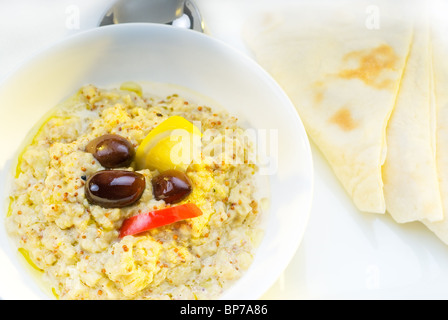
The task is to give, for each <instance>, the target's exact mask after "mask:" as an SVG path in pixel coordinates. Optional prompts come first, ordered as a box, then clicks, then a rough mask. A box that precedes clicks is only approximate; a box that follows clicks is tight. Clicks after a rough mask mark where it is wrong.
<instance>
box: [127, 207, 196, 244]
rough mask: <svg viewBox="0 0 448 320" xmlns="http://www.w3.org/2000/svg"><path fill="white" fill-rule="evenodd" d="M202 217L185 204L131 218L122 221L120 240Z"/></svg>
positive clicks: (193, 208) (194, 208)
mask: <svg viewBox="0 0 448 320" xmlns="http://www.w3.org/2000/svg"><path fill="white" fill-rule="evenodd" d="M200 215H202V211H201V209H199V207H198V206H196V205H195V204H194V203H185V204H181V205H178V206H174V207H167V208H164V209H159V210H155V211H149V212H146V213H141V214H138V215H135V216H132V217H130V218H128V219H126V220H124V221H123V224H122V226H121V229H120V236H119V237H120V238H123V237H125V236H128V235H134V234H137V233H141V232H144V231H148V230H150V229H153V228H158V227H161V226H164V225H168V224H171V223H174V222H177V221H181V220H185V219H189V218H195V217H199V216H200Z"/></svg>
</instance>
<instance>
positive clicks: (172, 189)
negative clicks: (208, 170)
mask: <svg viewBox="0 0 448 320" xmlns="http://www.w3.org/2000/svg"><path fill="white" fill-rule="evenodd" d="M151 182H152V189H153V193H154V197H155V198H156V200H164V201H165V203H169V204H173V203H177V202H180V201H182V200H183V199H185V198H186V197H187V196H188V195H189V194H190V193H191V190H192V186H191V185H192V183H191V181H190V178H188V176H187V175H186V174H185V173H184V172H181V171H179V170H167V171H164V172H162V173H161V174H159V175H157V176H155V177H154V178H153V179H152V180H151Z"/></svg>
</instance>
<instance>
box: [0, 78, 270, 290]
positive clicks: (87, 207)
mask: <svg viewBox="0 0 448 320" xmlns="http://www.w3.org/2000/svg"><path fill="white" fill-rule="evenodd" d="M253 152H254V145H253V141H251V140H250V139H248V137H247V136H246V135H245V133H244V130H243V129H242V128H241V127H239V125H238V121H237V119H236V118H235V117H232V116H231V115H229V114H227V113H226V112H223V111H221V110H219V111H218V110H214V109H212V108H211V107H209V106H207V105H198V104H195V103H192V102H191V101H188V100H187V99H185V98H182V96H180V95H178V94H176V93H175V92H173V93H172V94H171V95H168V96H163V97H158V96H157V95H154V94H153V93H147V92H143V90H142V87H141V86H140V85H139V84H137V83H124V84H123V85H122V86H121V87H119V88H113V89H105V88H98V87H96V86H94V85H86V86H84V87H82V88H81V89H80V90H79V91H78V92H77V93H76V94H75V95H74V96H73V97H71V98H70V99H68V100H67V101H66V102H64V103H63V104H62V105H61V106H58V107H57V108H56V109H55V110H54V112H53V113H52V114H51V115H50V116H49V117H48V118H47V119H46V121H45V122H44V123H43V125H42V126H41V127H40V128H39V130H38V131H37V133H36V134H35V136H34V137H33V139H32V141H31V142H30V143H29V144H27V146H26V147H25V148H24V150H22V152H21V153H20V156H19V157H18V164H17V170H16V172H15V174H16V176H15V178H14V181H13V186H12V191H11V194H10V199H11V201H10V207H9V212H8V216H7V219H6V224H7V230H8V232H9V233H10V234H11V237H12V238H13V239H14V240H15V242H16V244H17V248H18V250H19V252H20V253H21V254H23V256H24V257H25V259H26V260H27V261H28V263H29V264H30V265H32V266H33V267H34V268H35V269H37V270H39V273H40V274H42V278H43V279H44V282H45V284H46V286H48V288H50V290H51V291H52V292H53V294H54V296H55V297H56V298H58V299H215V298H218V297H219V296H220V295H221V294H222V292H223V291H224V290H225V289H226V288H228V287H229V286H230V285H231V284H232V283H233V282H234V281H235V280H237V279H239V278H240V277H241V276H242V275H243V274H244V272H245V270H247V269H248V267H249V266H250V264H251V262H252V260H253V258H254V253H255V249H256V247H257V245H258V243H259V241H260V239H261V237H262V229H261V227H260V218H261V217H260V216H261V215H262V214H261V212H260V208H259V203H258V199H257V198H256V183H255V173H256V171H257V167H256V165H255V164H254V162H253V161H252V160H251V159H253Z"/></svg>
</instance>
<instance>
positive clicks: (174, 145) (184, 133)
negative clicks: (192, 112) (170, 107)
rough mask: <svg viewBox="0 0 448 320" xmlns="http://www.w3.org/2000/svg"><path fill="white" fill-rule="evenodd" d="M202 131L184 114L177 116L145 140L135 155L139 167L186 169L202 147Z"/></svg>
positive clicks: (151, 132)
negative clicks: (183, 115) (184, 116)
mask: <svg viewBox="0 0 448 320" xmlns="http://www.w3.org/2000/svg"><path fill="white" fill-rule="evenodd" d="M201 137H202V133H201V130H200V129H198V128H197V127H196V126H195V125H194V124H193V123H191V122H190V121H188V120H186V119H185V118H183V117H181V116H173V117H170V118H168V119H166V120H165V121H163V122H162V123H161V124H159V125H158V126H157V127H155V128H154V129H153V130H151V131H150V132H149V134H148V135H147V136H146V137H145V139H143V141H142V143H141V144H140V146H139V147H138V148H137V151H136V154H135V163H136V167H137V170H141V169H151V170H159V171H165V170H169V169H176V170H183V171H185V170H186V169H187V167H188V166H189V165H190V163H191V162H192V161H193V159H194V158H195V157H196V156H197V155H198V154H197V152H198V150H200V143H201V141H200V139H201Z"/></svg>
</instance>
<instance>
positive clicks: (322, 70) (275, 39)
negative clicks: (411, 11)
mask: <svg viewBox="0 0 448 320" xmlns="http://www.w3.org/2000/svg"><path fill="white" fill-rule="evenodd" d="M375 3H376V4H377V5H376V6H377V8H378V9H379V12H380V13H381V16H380V17H381V20H380V27H379V28H378V29H376V28H369V27H368V25H367V24H366V23H367V20H366V18H367V17H368V16H367V15H366V8H369V5H370V4H371V2H365V1H351V2H347V3H345V5H344V2H341V1H334V2H331V1H330V2H328V3H327V4H326V5H325V6H322V5H321V4H322V3H321V2H319V4H316V5H313V4H309V3H308V4H307V5H306V6H305V5H295V6H294V5H293V4H289V5H288V7H287V8H286V9H279V10H277V9H276V10H275V11H271V12H267V13H265V14H263V15H262V14H259V13H257V16H256V17H254V18H253V19H250V20H249V21H248V22H247V24H246V25H245V26H244V35H243V37H244V39H245V41H246V43H247V45H248V47H249V49H251V51H252V52H253V54H254V56H255V59H256V60H257V61H258V62H259V63H260V64H261V65H262V66H263V67H264V68H265V69H266V70H267V71H268V72H270V73H271V75H272V76H273V77H274V78H275V79H276V80H277V81H278V83H279V84H280V85H281V86H282V87H283V89H284V90H285V92H286V93H287V94H288V95H289V97H290V98H291V100H292V102H293V103H294V104H295V106H296V108H297V111H298V113H299V115H300V117H301V119H302V121H303V123H304V125H305V128H306V130H307V132H308V134H309V136H310V138H311V139H312V140H313V141H314V142H315V143H316V145H317V146H318V147H319V149H320V150H321V151H322V153H323V154H324V156H325V157H326V159H327V160H328V162H329V164H330V165H331V167H332V169H333V171H334V172H335V174H336V176H337V177H338V178H339V180H340V182H341V183H342V185H343V186H344V188H345V190H346V191H347V193H348V194H349V195H350V196H351V198H352V199H353V201H354V203H355V205H356V206H357V208H358V209H359V210H361V211H366V212H374V213H385V210H386V203H385V198H384V193H383V180H382V173H381V167H382V165H383V163H384V161H385V157H386V152H387V151H386V150H387V149H386V141H385V140H386V126H387V123H388V120H389V117H390V115H391V112H392V110H393V108H394V105H395V99H396V95H397V92H398V89H399V86H400V80H401V77H402V74H403V69H404V66H405V62H406V59H407V56H408V52H409V48H410V44H411V40H412V31H413V25H412V21H411V19H408V18H407V17H403V15H401V14H400V15H396V14H394V13H396V12H398V11H394V10H389V8H388V7H387V6H389V3H390V2H384V4H381V6H380V5H379V4H380V3H382V2H375ZM348 8H350V10H348Z"/></svg>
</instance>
